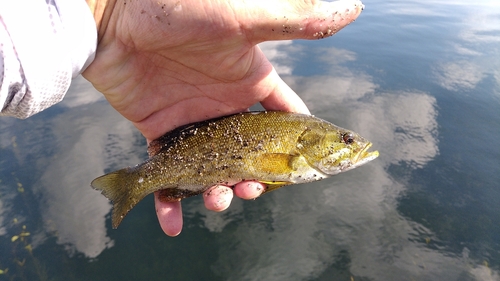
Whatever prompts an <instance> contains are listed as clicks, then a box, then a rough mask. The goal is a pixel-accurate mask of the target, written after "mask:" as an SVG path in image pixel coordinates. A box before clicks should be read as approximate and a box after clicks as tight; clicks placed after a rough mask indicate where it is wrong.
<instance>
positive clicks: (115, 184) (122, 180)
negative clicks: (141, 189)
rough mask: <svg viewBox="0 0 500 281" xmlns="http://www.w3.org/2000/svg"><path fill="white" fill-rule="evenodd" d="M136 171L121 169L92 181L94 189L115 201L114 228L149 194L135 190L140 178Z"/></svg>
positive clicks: (112, 220)
mask: <svg viewBox="0 0 500 281" xmlns="http://www.w3.org/2000/svg"><path fill="white" fill-rule="evenodd" d="M134 171H135V170H134V168H125V169H121V170H118V171H115V172H112V173H109V174H106V175H104V176H101V177H98V178H96V179H95V180H93V181H92V183H91V185H92V187H93V188H94V189H96V190H100V191H101V193H102V195H104V196H106V198H108V199H109V200H111V201H112V202H113V212H112V215H111V222H112V226H113V228H117V227H118V225H120V223H121V222H122V220H123V218H124V217H125V215H126V214H127V213H128V212H129V211H130V210H131V209H132V208H133V207H134V206H135V205H136V204H137V203H139V201H141V200H142V199H143V198H144V197H145V196H146V195H147V193H146V194H141V193H137V192H134V190H137V189H136V188H134V186H136V185H137V184H138V179H139V176H138V175H137V172H134Z"/></svg>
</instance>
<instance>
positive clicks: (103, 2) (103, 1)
mask: <svg viewBox="0 0 500 281" xmlns="http://www.w3.org/2000/svg"><path fill="white" fill-rule="evenodd" d="M85 1H86V2H87V5H88V6H89V8H90V11H91V13H92V15H93V16H94V20H95V24H96V27H97V33H98V41H100V39H101V38H102V35H103V34H102V33H103V32H104V30H106V26H107V25H108V22H109V18H110V16H111V12H112V11H113V7H114V6H115V4H116V1H117V0H85ZM125 3H126V2H125Z"/></svg>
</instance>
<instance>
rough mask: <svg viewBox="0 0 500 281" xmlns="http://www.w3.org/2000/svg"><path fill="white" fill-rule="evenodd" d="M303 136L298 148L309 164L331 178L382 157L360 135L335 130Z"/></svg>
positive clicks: (311, 132)
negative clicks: (371, 149) (370, 149)
mask: <svg viewBox="0 0 500 281" xmlns="http://www.w3.org/2000/svg"><path fill="white" fill-rule="evenodd" d="M314 131H315V130H311V131H310V132H307V133H305V134H303V135H302V136H301V138H300V139H299V143H298V146H297V148H298V149H299V151H300V153H301V154H302V155H303V156H304V157H305V158H306V160H307V162H308V163H309V165H311V166H312V167H313V168H315V169H316V170H319V171H321V172H322V173H324V174H327V175H335V174H338V173H341V172H345V171H348V170H351V169H354V168H356V167H359V166H361V165H363V164H365V163H367V162H369V161H371V160H373V159H375V158H377V157H378V155H379V154H378V151H371V152H370V151H368V149H369V148H370V147H371V146H372V143H371V142H369V141H368V140H367V139H365V138H363V137H361V136H360V135H358V134H357V133H355V132H353V131H350V130H346V129H342V128H335V129H334V130H328V131H326V132H325V131H322V132H318V131H316V132H314Z"/></svg>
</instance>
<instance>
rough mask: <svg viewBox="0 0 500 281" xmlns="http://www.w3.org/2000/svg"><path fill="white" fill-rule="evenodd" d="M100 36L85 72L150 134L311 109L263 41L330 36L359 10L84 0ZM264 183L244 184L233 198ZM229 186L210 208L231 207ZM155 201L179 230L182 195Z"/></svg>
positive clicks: (251, 194)
mask: <svg viewBox="0 0 500 281" xmlns="http://www.w3.org/2000/svg"><path fill="white" fill-rule="evenodd" d="M87 3H89V6H90V7H91V9H92V11H93V12H94V16H95V19H96V22H97V27H98V32H99V43H98V47H97V52H96V58H95V60H94V62H93V63H92V64H91V65H90V66H89V67H88V68H87V69H86V70H85V72H84V73H83V76H84V77H85V78H86V79H88V80H89V81H90V82H92V84H93V85H94V87H95V88H96V89H97V90H99V91H100V92H102V93H103V94H104V96H105V97H106V99H107V100H108V101H109V103H110V104H111V105H112V106H113V107H114V108H115V109H116V110H117V111H118V112H120V113H121V114H122V115H123V116H124V117H125V118H127V119H128V120H130V121H131V122H132V123H133V124H134V125H135V126H136V127H137V129H139V131H141V133H142V134H143V135H144V136H145V137H146V139H147V140H148V142H149V141H151V140H153V139H156V138H158V137H160V136H161V135H163V134H164V133H165V132H167V131H170V130H172V129H174V128H176V127H178V126H181V125H184V124H188V123H192V122H197V121H201V120H206V119H209V118H214V117H218V116H223V115H228V114H231V113H237V112H241V111H245V110H247V109H248V108H249V107H250V106H252V105H254V104H255V103H258V102H260V103H261V104H262V106H264V108H266V109H268V110H281V111H293V112H302V113H309V111H308V109H307V107H306V106H305V104H304V103H303V102H302V100H301V99H300V98H299V97H298V96H297V95H296V94H295V93H294V92H293V91H292V90H291V89H290V88H289V87H288V86H287V85H286V84H285V83H284V82H283V81H282V80H281V79H280V78H279V76H278V74H277V73H276V71H275V70H274V68H273V67H272V65H271V64H270V62H269V61H268V60H267V59H266V58H265V56H264V54H263V53H262V52H261V50H260V49H259V48H258V46H256V44H258V43H260V42H263V41H268V40H284V39H318V38H323V37H327V36H330V35H333V34H334V33H335V32H337V31H338V30H340V29H341V28H343V27H345V26H346V25H348V24H349V23H351V22H352V21H354V19H355V18H356V17H357V16H358V15H359V13H360V12H361V10H362V4H361V2H359V0H343V1H339V2H332V3H326V2H316V1H289V0H266V1H257V0H253V1H243V0H240V1H238V0H234V1H231V0H224V1H223V0H183V1H177V0H172V1H170V0H163V1H157V0H143V1H126V0H120V1H119V0H102V2H99V0H87ZM264 188H265V186H263V185H262V184H260V183H258V182H251V181H250V182H249V181H247V182H242V183H239V184H237V185H236V186H235V187H234V194H236V196H238V197H241V198H244V199H251V198H256V197H258V196H259V195H260V194H261V193H262V191H263V190H264ZM232 196H233V190H232V189H231V188H230V187H227V186H216V187H212V188H210V189H209V190H207V191H206V192H205V193H204V195H203V198H204V199H205V206H206V207H207V208H208V209H210V210H215V211H222V210H224V209H226V208H227V207H228V206H229V204H230V201H231V199H232ZM158 198H159V197H158V194H157V193H155V205H156V211H157V214H158V219H159V222H160V225H161V227H162V229H163V231H164V232H165V233H166V234H167V235H170V236H175V235H177V234H179V233H180V231H181V229H182V211H181V207H180V202H174V203H172V202H161V201H160V200H159V199H158Z"/></svg>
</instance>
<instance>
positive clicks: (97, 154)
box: [0, 0, 500, 281]
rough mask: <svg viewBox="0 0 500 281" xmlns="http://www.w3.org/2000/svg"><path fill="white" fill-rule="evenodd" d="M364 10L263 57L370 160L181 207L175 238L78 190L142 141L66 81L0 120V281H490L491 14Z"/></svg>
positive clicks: (497, 28) (458, 6) (401, 5)
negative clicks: (260, 191) (30, 113)
mask: <svg viewBox="0 0 500 281" xmlns="http://www.w3.org/2000/svg"><path fill="white" fill-rule="evenodd" d="M471 3H474V4H471ZM364 4H365V5H366V9H365V10H364V11H363V13H362V14H361V16H360V17H359V19H358V20H357V21H356V22H354V23H353V24H352V25H351V26H349V27H348V28H346V29H345V30H343V31H341V32H340V33H339V34H337V35H335V36H334V37H333V38H330V39H327V40H320V41H294V42H273V43H267V44H264V45H262V49H264V50H265V52H266V54H267V55H268V57H269V58H270V59H271V60H272V61H273V63H274V64H275V67H276V69H277V70H278V72H279V73H280V74H281V75H282V77H283V79H284V80H285V81H286V82H287V83H288V84H289V85H290V86H291V87H292V88H293V89H294V90H295V91H296V92H297V93H299V94H300V96H301V97H302V98H303V99H304V101H305V102H306V103H307V105H308V106H309V108H310V110H311V112H312V113H313V114H315V115H316V116H319V117H321V118H324V119H327V120H329V121H331V122H333V123H335V124H337V125H339V126H342V127H346V128H349V129H352V130H354V131H356V132H359V133H360V134H362V135H363V136H365V137H367V138H368V139H369V140H371V141H372V142H373V143H374V145H373V147H374V149H377V150H379V151H380V157H379V158H378V159H377V160H375V161H373V162H370V163H369V164H366V165H365V166H363V167H360V168H358V169H355V170H353V171H349V172H347V173H344V174H340V175H338V176H335V177H332V178H329V179H327V180H324V181H321V182H315V183H311V184H303V185H296V186H288V187H285V188H282V189H280V190H278V191H276V192H272V193H270V194H267V195H265V196H263V197H261V198H258V199H257V200H252V201H243V200H240V199H237V198H236V199H234V201H233V203H232V205H231V207H230V208H229V209H228V210H227V211H225V212H222V213H214V212H210V211H207V210H206V209H205V208H204V207H203V203H202V198H201V197H200V196H198V197H194V198H189V199H187V200H184V201H183V210H184V217H185V227H184V230H183V232H182V233H181V235H180V236H178V237H176V238H171V237H167V236H165V235H164V234H163V232H162V231H161V229H160V227H159V225H158V223H157V218H156V215H155V211H154V207H153V198H152V197H151V196H148V197H147V198H146V199H145V200H143V201H142V202H141V203H140V204H139V205H138V206H137V207H136V208H134V210H133V211H132V212H131V213H130V214H129V215H128V216H127V217H126V219H125V220H124V221H123V223H122V224H121V225H120V228H119V229H117V230H113V229H111V225H110V223H111V222H110V209H111V205H110V203H109V202H108V201H107V200H106V199H105V198H104V197H103V196H102V195H101V194H100V193H99V192H97V191H94V190H93V189H92V188H90V181H91V180H92V179H94V178H95V177H97V176H99V175H101V174H102V173H103V172H105V171H106V172H108V171H111V170H114V169H118V168H121V167H125V166H130V165H134V164H137V163H139V162H141V161H142V160H144V159H146V158H147V154H146V149H145V146H146V143H145V141H144V139H143V138H142V136H141V135H140V134H139V133H138V132H137V131H136V130H135V129H134V128H133V126H131V125H130V124H129V123H128V122H127V121H125V120H124V119H123V118H122V117H121V116H120V115H118V114H117V113H116V112H115V111H114V110H113V109H112V108H111V107H110V106H109V105H108V104H107V102H106V101H105V100H104V99H103V98H102V97H101V95H100V94H99V93H97V92H96V91H95V90H93V89H92V87H91V86H89V84H88V83H87V82H85V81H84V80H83V79H81V78H79V79H76V80H75V81H74V83H73V85H72V87H71V89H70V93H68V95H67V97H66V98H65V100H64V101H63V102H62V103H61V104H59V105H57V106H55V107H52V108H50V109H49V110H46V111H45V112H42V113H40V114H38V115H36V116H34V117H32V118H29V119H27V120H23V121H21V120H14V119H10V118H1V119H0V155H1V157H0V270H1V271H0V273H2V274H0V280H347V281H351V280H356V281H358V280H384V281H387V280H398V281H399V280H464V281H465V280H500V2H499V1H497V0H491V1H488V0H477V1H466V0H456V1H452V0H441V1H440V0H436V1H381V0H371V1H370V0H366V1H365V2H364Z"/></svg>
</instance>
